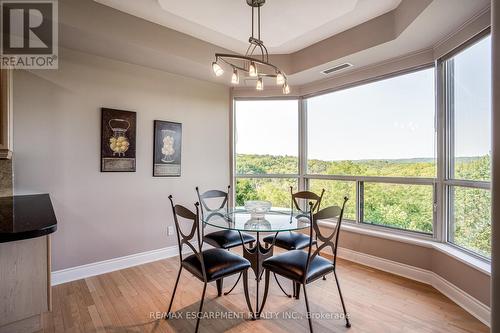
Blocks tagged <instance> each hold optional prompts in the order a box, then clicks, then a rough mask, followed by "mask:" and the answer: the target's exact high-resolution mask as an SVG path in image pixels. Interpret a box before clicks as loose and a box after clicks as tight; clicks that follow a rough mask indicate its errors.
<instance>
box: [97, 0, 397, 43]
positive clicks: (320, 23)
mask: <svg viewBox="0 0 500 333" xmlns="http://www.w3.org/2000/svg"><path fill="white" fill-rule="evenodd" d="M95 1H97V2H99V3H101V4H104V5H107V6H110V7H112V8H115V9H118V10H120V11H123V12H126V13H128V14H131V15H134V16H138V17H141V18H143V19H145V20H148V21H151V22H154V23H157V24H160V25H163V26H166V27H168V28H171V29H174V30H177V31H180V32H183V33H186V34H188V35H191V36H194V37H196V38H199V39H202V40H204V41H207V42H210V43H213V44H215V45H218V46H221V47H224V48H226V49H229V50H232V51H235V52H240V53H241V52H244V51H245V50H246V47H247V45H248V43H247V42H248V37H249V36H250V33H251V31H250V30H251V27H250V24H251V18H250V17H251V16H250V15H251V10H250V7H249V6H248V5H247V4H246V1H245V0H217V1H215V2H214V1H200V0H182V1H179V0H143V1H137V0H95ZM400 3H401V0H376V1H373V0H309V1H304V0H268V1H267V2H266V4H265V5H264V7H262V12H261V14H262V31H261V35H262V39H263V40H264V42H265V44H266V46H267V47H268V49H269V51H270V53H291V52H295V51H298V50H300V49H303V48H305V47H307V46H309V45H311V44H313V43H316V42H318V41H320V40H323V39H325V38H327V37H330V36H332V35H335V34H338V33H340V32H342V31H345V30H347V29H350V28H352V27H355V26H357V25H359V24H362V23H364V22H366V21H368V20H370V19H373V18H375V17H378V16H380V15H383V14H385V13H387V12H389V11H391V10H393V9H394V8H396V7H397V6H398V5H399V4H400Z"/></svg>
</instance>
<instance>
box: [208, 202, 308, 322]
mask: <svg viewBox="0 0 500 333" xmlns="http://www.w3.org/2000/svg"><path fill="white" fill-rule="evenodd" d="M202 222H203V223H204V224H205V225H208V226H212V227H216V228H220V229H226V230H235V231H238V232H239V233H240V237H241V240H242V244H243V257H244V258H246V259H247V260H248V261H249V262H250V264H251V268H252V270H253V272H254V274H255V280H256V297H255V298H256V300H255V309H256V313H260V311H259V283H260V281H261V278H262V273H263V268H262V262H263V261H264V260H266V259H267V258H269V257H271V256H272V255H273V249H274V242H273V243H272V244H271V245H268V246H265V245H264V244H263V243H261V234H262V233H265V234H272V233H274V234H275V237H276V236H277V235H278V233H280V232H291V231H297V230H302V229H305V228H308V227H309V226H310V217H309V215H308V214H303V213H300V214H297V213H294V211H292V210H291V209H285V208H273V209H271V210H269V211H268V212H266V213H264V214H261V213H259V214H256V213H252V212H250V211H248V210H247V209H245V208H244V207H235V208H228V209H221V210H216V211H211V212H210V213H209V214H206V215H205V216H203V217H202ZM242 232H245V233H252V234H255V239H256V242H255V243H254V244H253V245H245V244H244V242H243V237H242V235H241V233H242ZM280 287H281V286H280ZM247 305H248V308H249V309H250V311H251V312H252V306H251V304H250V301H249V300H248V299H247ZM254 318H256V316H255V315H254Z"/></svg>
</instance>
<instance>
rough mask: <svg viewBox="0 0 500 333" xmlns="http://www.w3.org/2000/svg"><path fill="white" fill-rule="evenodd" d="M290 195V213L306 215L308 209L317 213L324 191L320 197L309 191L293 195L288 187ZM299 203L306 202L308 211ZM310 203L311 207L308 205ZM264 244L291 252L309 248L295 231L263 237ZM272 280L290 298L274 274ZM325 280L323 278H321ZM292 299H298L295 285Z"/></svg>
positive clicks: (301, 236) (291, 188)
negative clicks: (295, 212) (273, 279)
mask: <svg viewBox="0 0 500 333" xmlns="http://www.w3.org/2000/svg"><path fill="white" fill-rule="evenodd" d="M290 194H291V197H292V203H291V209H292V212H293V211H294V210H296V211H298V212H299V213H301V214H308V213H309V211H308V209H310V210H311V211H312V212H313V213H315V212H317V211H318V210H319V208H320V205H321V200H322V199H323V195H324V194H325V189H323V190H322V191H321V194H320V195H317V194H316V193H314V192H311V191H300V192H296V193H293V187H292V186H290ZM299 201H302V203H303V201H306V202H305V204H306V207H307V208H308V209H303V208H302V207H301V202H299ZM311 203H312V205H310V204H311ZM263 241H264V243H266V244H267V245H268V246H271V245H272V244H273V243H274V245H275V246H277V247H280V248H282V249H285V250H288V251H292V250H302V249H305V248H306V247H307V246H309V242H310V239H309V236H307V235H305V234H303V233H301V232H295V231H286V232H280V233H279V234H277V235H269V236H267V237H264V239H263ZM313 244H315V245H316V244H317V239H316V238H315V239H314V240H313ZM274 278H275V280H276V282H277V283H278V286H279V287H280V289H281V291H283V293H284V294H285V295H286V296H288V297H292V295H289V294H288V293H287V292H286V291H285V290H284V289H283V287H282V286H281V283H280V282H279V281H278V278H277V277H276V274H275V275H274ZM323 278H324V279H326V278H325V277H323ZM293 297H295V298H298V297H299V292H298V291H297V290H296V288H295V285H294V288H293Z"/></svg>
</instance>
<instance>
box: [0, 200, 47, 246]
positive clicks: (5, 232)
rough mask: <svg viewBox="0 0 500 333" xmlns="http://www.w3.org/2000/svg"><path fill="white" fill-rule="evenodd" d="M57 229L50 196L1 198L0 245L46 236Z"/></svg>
mask: <svg viewBox="0 0 500 333" xmlns="http://www.w3.org/2000/svg"><path fill="white" fill-rule="evenodd" d="M56 229H57V220H56V215H55V214H54V209H53V208H52V202H51V201H50V196H49V195H48V194H34V195H15V196H12V197H3V198H0V243H5V242H12V241H17V240H22V239H29V238H35V237H40V236H45V235H48V234H51V233H53V232H54V231H56Z"/></svg>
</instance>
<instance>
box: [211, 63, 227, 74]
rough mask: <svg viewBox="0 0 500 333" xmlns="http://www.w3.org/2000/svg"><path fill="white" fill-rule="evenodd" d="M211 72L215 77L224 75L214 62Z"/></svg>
mask: <svg viewBox="0 0 500 333" xmlns="http://www.w3.org/2000/svg"><path fill="white" fill-rule="evenodd" d="M212 70H213V71H214V74H215V76H221V75H222V74H224V70H223V69H222V67H220V65H219V64H218V63H217V62H216V61H214V62H213V63H212Z"/></svg>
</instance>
